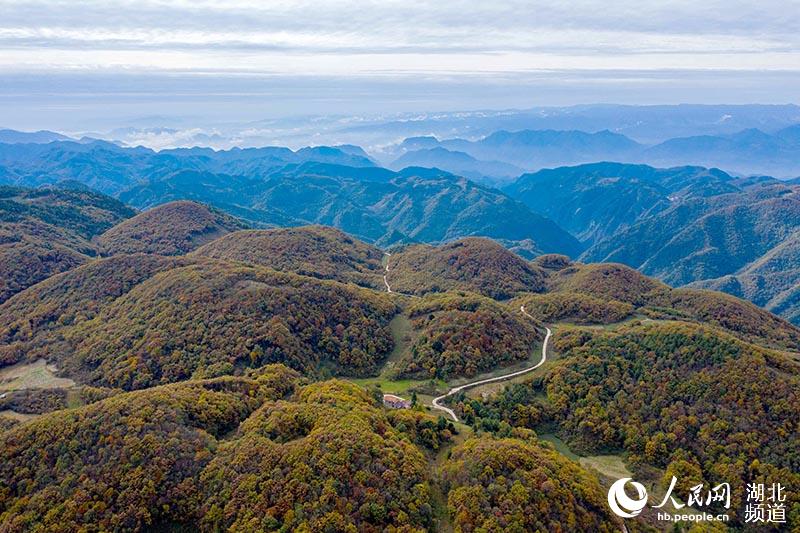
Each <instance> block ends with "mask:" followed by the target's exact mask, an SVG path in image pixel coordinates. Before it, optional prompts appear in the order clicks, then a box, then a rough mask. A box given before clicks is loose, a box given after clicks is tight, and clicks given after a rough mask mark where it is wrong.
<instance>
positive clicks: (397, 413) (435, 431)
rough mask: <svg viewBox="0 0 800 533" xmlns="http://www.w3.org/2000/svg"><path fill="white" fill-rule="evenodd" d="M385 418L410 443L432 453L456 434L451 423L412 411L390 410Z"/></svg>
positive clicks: (442, 418) (441, 418)
mask: <svg viewBox="0 0 800 533" xmlns="http://www.w3.org/2000/svg"><path fill="white" fill-rule="evenodd" d="M387 417H388V419H389V423H390V424H392V426H394V428H395V429H396V430H397V431H398V432H400V433H402V434H404V435H407V436H408V438H409V440H410V441H411V442H413V443H415V444H418V445H420V446H422V447H423V448H426V449H428V450H432V451H436V450H438V449H439V448H440V447H441V446H442V445H443V444H445V443H447V442H450V441H451V440H452V438H453V436H454V435H456V434H457V433H458V431H457V430H456V427H455V426H454V425H453V423H452V422H448V421H447V420H445V418H444V417H442V416H440V417H439V418H438V419H436V418H432V417H431V416H429V415H426V414H424V413H422V412H420V411H417V410H413V409H392V410H390V411H389V412H388V414H387Z"/></svg>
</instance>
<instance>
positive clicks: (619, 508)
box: [608, 477, 647, 518]
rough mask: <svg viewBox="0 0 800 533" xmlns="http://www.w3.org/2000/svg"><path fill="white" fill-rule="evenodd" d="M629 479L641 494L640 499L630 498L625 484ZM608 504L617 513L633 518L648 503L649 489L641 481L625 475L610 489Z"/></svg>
mask: <svg viewBox="0 0 800 533" xmlns="http://www.w3.org/2000/svg"><path fill="white" fill-rule="evenodd" d="M628 481H630V482H631V485H633V488H635V489H636V492H637V493H638V494H639V497H638V499H633V498H630V497H628V495H627V494H625V484H626V483H627V482H628ZM608 505H609V507H611V510H612V511H614V514H615V515H617V516H621V517H622V518H633V517H635V516H636V515H638V514H639V513H640V512H641V511H642V509H644V506H645V505H647V491H646V490H645V488H644V485H642V484H641V483H637V482H635V481H631V478H629V477H624V478H622V479H619V480H617V481H615V482H614V484H613V485H611V488H609V489H608Z"/></svg>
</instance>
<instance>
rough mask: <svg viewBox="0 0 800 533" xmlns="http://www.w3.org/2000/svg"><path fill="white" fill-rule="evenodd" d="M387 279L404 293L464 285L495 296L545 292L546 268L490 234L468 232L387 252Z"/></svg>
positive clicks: (459, 287) (393, 287)
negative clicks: (478, 235) (438, 242)
mask: <svg viewBox="0 0 800 533" xmlns="http://www.w3.org/2000/svg"><path fill="white" fill-rule="evenodd" d="M388 261H389V272H388V274H387V280H388V281H389V283H390V285H391V287H392V290H393V291H395V292H400V293H409V294H418V295H419V294H425V293H429V292H444V291H448V290H464V291H471V292H476V293H479V294H484V295H486V296H489V297H492V298H510V297H511V296H513V295H514V294H516V293H518V292H541V291H543V290H544V288H545V280H544V277H545V275H544V272H543V271H542V270H541V269H539V268H537V267H536V266H534V265H531V264H530V263H528V262H527V261H525V260H524V259H522V258H521V257H519V256H517V255H515V254H513V253H512V252H510V251H508V250H507V249H505V248H504V247H503V246H501V245H499V244H498V243H496V242H493V241H491V240H489V239H478V238H468V239H461V240H458V241H455V242H451V243H448V244H444V245H442V246H437V247H433V246H429V245H414V246H409V247H406V248H404V249H402V250H401V251H399V252H397V253H393V254H392V255H391V257H389V260H388Z"/></svg>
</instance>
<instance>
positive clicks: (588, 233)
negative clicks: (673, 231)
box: [504, 163, 741, 244]
mask: <svg viewBox="0 0 800 533" xmlns="http://www.w3.org/2000/svg"><path fill="white" fill-rule="evenodd" d="M740 190H741V189H740V188H739V186H737V185H736V183H735V180H734V178H733V177H732V176H730V175H728V174H726V173H725V172H722V171H719V170H716V169H705V168H702V167H676V168H669V169H658V168H654V167H650V166H647V165H631V164H623V163H592V164H588V165H579V166H575V167H561V168H555V169H546V170H541V171H539V172H536V173H533V174H525V175H523V176H520V177H519V178H518V179H517V180H516V181H515V182H514V183H512V184H510V185H508V186H507V187H505V188H504V191H505V192H506V193H508V194H509V195H510V196H511V197H512V198H515V199H517V200H520V201H521V202H523V203H524V204H525V205H527V206H528V207H530V208H531V210H533V211H534V212H537V213H541V214H543V215H545V216H547V217H548V218H551V219H553V220H554V221H555V222H556V223H557V224H559V225H560V226H561V227H563V228H564V229H566V230H567V231H569V232H571V233H572V234H573V235H575V236H576V237H578V239H580V240H581V241H583V242H587V243H589V244H593V243H596V242H599V241H602V240H604V239H609V238H613V237H614V236H615V235H617V234H618V233H620V232H622V231H624V230H625V229H626V228H629V227H631V226H633V225H634V224H636V223H637V222H639V221H641V220H646V219H649V218H651V217H654V216H657V215H658V214H659V213H661V212H662V211H665V210H667V209H668V208H669V207H671V206H673V205H675V204H677V203H680V202H682V201H684V200H686V199H691V198H707V197H712V196H718V195H721V194H724V193H735V192H740Z"/></svg>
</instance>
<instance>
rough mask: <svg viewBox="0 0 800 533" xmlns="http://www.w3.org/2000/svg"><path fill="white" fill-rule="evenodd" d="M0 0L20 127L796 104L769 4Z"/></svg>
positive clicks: (796, 60) (781, 14)
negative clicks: (600, 105)
mask: <svg viewBox="0 0 800 533" xmlns="http://www.w3.org/2000/svg"><path fill="white" fill-rule="evenodd" d="M790 3H791V4H796V5H798V6H800V3H798V2H794V1H793V2H790ZM2 4H3V6H4V17H3V20H2V21H0V50H2V51H3V53H2V54H0V72H2V73H3V79H4V83H3V85H2V87H0V113H1V114H2V117H3V126H4V127H9V128H13V129H19V130H39V129H50V130H56V131H69V132H76V131H83V132H90V131H104V130H110V129H114V128H119V127H128V126H147V127H153V126H165V127H183V128H187V127H196V128H205V129H208V128H211V127H214V126H224V125H225V124H227V123H229V122H236V123H243V122H250V121H256V122H258V121H267V120H287V119H296V118H297V117H301V116H330V115H339V116H362V115H363V116H368V115H375V114H381V113H383V114H387V113H388V114H400V113H424V112H428V113H431V112H455V111H464V110H467V111H469V110H484V109H530V108H535V107H564V106H573V105H589V104H591V103H594V102H619V103H620V104H633V105H675V104H679V103H682V102H691V103H698V104H716V103H719V102H723V101H724V102H730V103H732V104H750V103H753V102H758V103H765V104H780V103H795V104H796V103H798V100H797V94H796V92H795V91H794V90H793V87H797V86H798V85H800V37H798V35H800V32H797V31H796V30H797V28H796V23H795V21H794V20H793V17H792V16H791V14H792V10H791V9H787V8H786V3H785V2H782V3H779V2H765V3H761V4H759V5H758V6H751V5H748V4H747V3H746V2H733V3H731V2H710V3H707V4H704V5H703V6H697V5H692V4H691V3H688V2H681V3H677V4H675V3H672V4H671V5H669V6H665V5H662V4H661V3H659V2H652V1H651V2H632V1H630V2H623V3H618V4H616V5H615V6H614V7H613V8H612V9H609V8H608V6H605V5H604V4H600V3H599V2H594V1H583V2H580V3H578V4H576V5H571V6H568V7H567V6H553V5H551V4H549V3H545V2H536V3H535V4H533V5H532V4H530V3H527V2H517V1H509V2H503V3H494V4H492V5H481V6H475V5H474V4H472V3H469V2H458V3H456V4H448V5H447V6H441V5H437V4H436V3H434V2H422V3H420V4H415V5H413V6H411V5H406V4H404V3H400V2H390V3H381V4H374V5H369V6H367V7H366V8H365V7H364V6H363V5H362V4H360V3H357V2H352V1H348V0H340V1H336V2H330V3H325V4H318V3H314V2H307V1H300V0H294V1H287V2H280V3H272V4H271V5H269V6H264V5H262V4H261V3H258V2H249V1H237V2H234V3H225V4H220V3H218V2H211V1H203V2H193V3H189V2H169V3H167V2H161V1H158V0H147V1H136V2H134V1H124V2H116V3H114V4H109V3H104V2H87V3H82V5H80V6H72V5H68V4H65V3H62V2H58V1H55V0H38V1H34V2H29V3H26V4H25V5H19V3H15V2H9V1H7V0H6V1H3V2H2ZM477 36H479V37H480V38H476V37H477ZM587 36H591V38H589V39H587Z"/></svg>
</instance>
